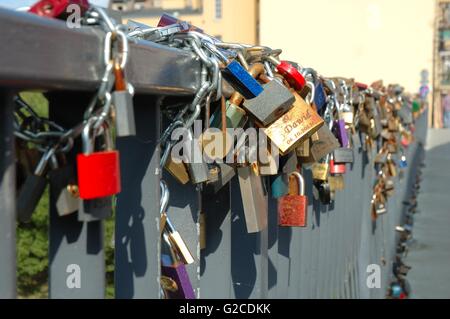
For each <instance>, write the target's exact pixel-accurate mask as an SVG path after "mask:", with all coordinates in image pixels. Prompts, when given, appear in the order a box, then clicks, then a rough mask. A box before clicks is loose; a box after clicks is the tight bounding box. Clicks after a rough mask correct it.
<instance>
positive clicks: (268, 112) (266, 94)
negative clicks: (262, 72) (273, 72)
mask: <svg viewBox="0 0 450 319" xmlns="http://www.w3.org/2000/svg"><path fill="white" fill-rule="evenodd" d="M295 101H296V97H294V95H293V94H292V93H291V91H289V90H288V89H287V88H286V87H285V86H284V85H283V84H281V83H280V82H278V81H277V80H272V81H270V82H269V83H267V84H265V85H264V91H263V92H262V93H261V94H260V95H258V96H257V97H255V98H252V99H246V100H245V101H244V103H243V106H244V108H245V109H246V110H247V111H248V113H249V114H251V115H252V116H253V117H254V118H255V119H256V120H257V121H258V122H259V123H261V124H262V125H263V126H266V127H267V126H268V125H270V124H271V123H273V122H275V121H276V120H277V119H278V118H280V117H281V116H282V115H283V114H285V113H286V112H287V111H288V110H289V109H290V108H291V107H292V104H294V102H295Z"/></svg>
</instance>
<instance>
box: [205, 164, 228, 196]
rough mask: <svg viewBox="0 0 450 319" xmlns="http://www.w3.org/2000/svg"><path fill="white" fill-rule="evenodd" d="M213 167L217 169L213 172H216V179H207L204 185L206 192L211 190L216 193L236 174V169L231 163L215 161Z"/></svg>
mask: <svg viewBox="0 0 450 319" xmlns="http://www.w3.org/2000/svg"><path fill="white" fill-rule="evenodd" d="M215 168H216V169H217V171H216V172H215V174H217V179H216V180H211V179H210V178H209V179H208V181H207V182H206V187H205V191H206V192H209V191H212V192H213V193H217V192H218V191H219V190H221V189H222V188H223V187H224V186H225V185H227V184H228V183H229V182H230V181H231V179H232V178H233V177H234V176H235V175H236V171H235V169H234V167H232V166H231V165H228V164H225V163H217V164H216V167H215Z"/></svg>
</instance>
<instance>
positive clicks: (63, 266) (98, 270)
mask: <svg viewBox="0 0 450 319" xmlns="http://www.w3.org/2000/svg"><path fill="white" fill-rule="evenodd" d="M48 100H49V114H50V119H52V120H55V121H56V122H57V123H59V124H60V125H62V126H63V127H72V126H74V125H76V124H78V121H79V119H81V118H82V114H83V111H84V110H83V109H82V108H80V107H79V106H80V105H87V102H88V101H89V96H87V95H83V94H77V93H67V92H58V93H53V94H51V95H48ZM61 105H64V108H62V107H61ZM68 109H70V112H67V110H68ZM78 150H79V145H76V147H75V149H74V150H73V151H72V156H74V154H76V152H77V151H78ZM73 159H74V157H72V160H73ZM53 191H54V190H53V189H50V198H53V197H54V196H53ZM103 237H104V234H103V222H100V221H96V222H91V223H82V222H78V219H77V214H72V215H69V216H65V217H60V216H59V215H58V213H57V210H56V203H55V200H51V201H50V228H49V246H50V247H49V297H50V298H54V299H60V298H61V299H66V298H70V299H82V298H93V299H96V298H104V296H105V259H104V250H103ZM71 265H78V266H79V270H80V272H81V276H80V279H81V287H80V288H73V287H72V286H69V285H67V279H68V278H69V275H70V273H69V271H70V270H71V269H70V268H69V266H71ZM72 271H73V270H72ZM73 273H74V274H75V272H73Z"/></svg>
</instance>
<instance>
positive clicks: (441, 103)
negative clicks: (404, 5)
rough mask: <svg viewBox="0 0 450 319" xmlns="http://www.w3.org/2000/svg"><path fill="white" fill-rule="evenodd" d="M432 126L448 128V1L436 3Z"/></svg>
mask: <svg viewBox="0 0 450 319" xmlns="http://www.w3.org/2000/svg"><path fill="white" fill-rule="evenodd" d="M433 82H434V95H433V98H434V109H433V111H434V112H433V114H432V121H433V125H434V127H436V128H442V127H447V128H450V0H437V1H436V20H435V41H434V79H433Z"/></svg>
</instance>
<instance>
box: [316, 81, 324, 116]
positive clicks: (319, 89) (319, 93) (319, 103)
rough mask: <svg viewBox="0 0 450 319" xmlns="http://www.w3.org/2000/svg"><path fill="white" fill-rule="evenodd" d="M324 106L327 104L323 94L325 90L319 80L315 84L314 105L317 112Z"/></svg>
mask: <svg viewBox="0 0 450 319" xmlns="http://www.w3.org/2000/svg"><path fill="white" fill-rule="evenodd" d="M326 104H327V95H326V93H325V88H324V87H323V83H322V82H321V81H320V80H318V81H316V82H315V89H314V105H315V106H316V108H317V111H318V112H321V111H322V109H323V108H324V107H325V105H326Z"/></svg>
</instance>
